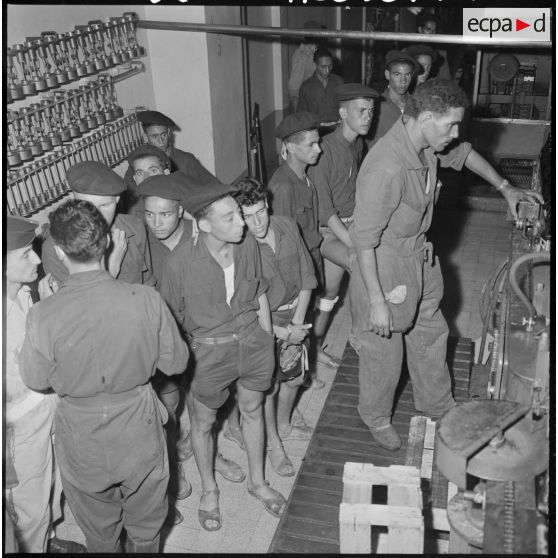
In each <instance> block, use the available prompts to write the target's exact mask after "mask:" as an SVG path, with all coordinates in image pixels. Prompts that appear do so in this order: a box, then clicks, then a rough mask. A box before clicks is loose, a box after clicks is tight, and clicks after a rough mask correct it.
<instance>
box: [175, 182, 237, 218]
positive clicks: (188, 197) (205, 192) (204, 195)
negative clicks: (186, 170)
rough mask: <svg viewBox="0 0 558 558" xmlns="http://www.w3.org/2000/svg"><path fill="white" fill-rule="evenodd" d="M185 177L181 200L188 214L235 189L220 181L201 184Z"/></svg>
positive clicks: (197, 210)
mask: <svg viewBox="0 0 558 558" xmlns="http://www.w3.org/2000/svg"><path fill="white" fill-rule="evenodd" d="M175 174H176V173H175ZM169 176H172V175H169ZM186 178H187V184H186V189H185V192H184V196H183V202H184V209H186V211H187V212H188V213H189V214H190V215H195V214H196V213H198V212H199V211H201V210H202V209H204V208H205V207H207V206H209V205H211V204H212V203H213V202H215V201H217V200H218V199H220V198H222V197H224V196H226V195H227V194H232V193H233V192H234V191H235V190H236V188H235V187H234V186H232V185H230V184H221V183H220V182H214V183H213V182H212V183H211V184H201V183H200V182H198V181H196V180H193V179H192V178H191V177H189V176H187V177H186Z"/></svg>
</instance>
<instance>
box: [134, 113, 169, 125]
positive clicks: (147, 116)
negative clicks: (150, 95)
mask: <svg viewBox="0 0 558 558" xmlns="http://www.w3.org/2000/svg"><path fill="white" fill-rule="evenodd" d="M136 117H137V119H138V122H141V123H142V124H144V125H147V126H150V125H151V126H167V128H176V124H175V123H174V120H171V119H170V118H169V117H168V116H166V115H164V114H163V113H162V112H159V111H156V110H143V111H141V112H137V113H136Z"/></svg>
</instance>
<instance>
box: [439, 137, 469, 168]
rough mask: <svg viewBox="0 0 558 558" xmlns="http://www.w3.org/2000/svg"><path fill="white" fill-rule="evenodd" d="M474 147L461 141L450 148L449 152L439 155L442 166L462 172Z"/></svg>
mask: <svg viewBox="0 0 558 558" xmlns="http://www.w3.org/2000/svg"><path fill="white" fill-rule="evenodd" d="M472 149H473V146H472V145H471V144H470V143H469V142H468V141H461V142H459V143H457V144H456V145H454V146H453V147H450V149H448V151H447V152H442V153H438V159H439V160H440V166H442V167H445V168H452V169H455V170H461V169H462V168H463V165H464V164H465V161H466V160H467V157H468V156H469V153H471V150H472Z"/></svg>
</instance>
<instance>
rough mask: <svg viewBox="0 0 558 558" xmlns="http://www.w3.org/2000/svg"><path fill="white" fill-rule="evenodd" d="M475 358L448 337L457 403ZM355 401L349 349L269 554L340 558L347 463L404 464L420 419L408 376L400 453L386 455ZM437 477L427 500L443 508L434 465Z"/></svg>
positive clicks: (399, 418)
mask: <svg viewBox="0 0 558 558" xmlns="http://www.w3.org/2000/svg"><path fill="white" fill-rule="evenodd" d="M471 359H472V343H471V341H470V340H469V339H456V338H451V337H450V339H449V341H448V365H449V368H450V373H451V374H452V379H453V384H454V386H453V388H454V394H455V397H456V399H457V401H465V400H466V399H467V397H468V386H469V373H470V366H471ZM357 403H358V356H357V355H356V353H355V352H354V350H353V349H352V347H351V346H350V345H347V348H346V350H345V354H344V355H343V361H342V363H341V366H340V367H339V369H338V371H337V374H336V377H335V379H334V381H333V385H332V387H331V390H330V392H329V394H328V397H327V399H326V402H325V404H324V407H323V409H322V413H321V415H320V418H319V419H318V423H317V424H316V428H315V431H314V435H313V437H312V440H311V441H310V444H309V446H308V449H307V451H306V455H305V457H304V459H303V462H302V466H301V468H300V470H299V473H298V476H297V479H296V481H295V485H294V487H293V490H292V491H291V494H290V497H289V500H288V503H287V508H286V510H285V511H284V513H283V514H282V517H281V519H280V521H279V525H278V528H277V530H276V532H275V536H274V537H273V540H272V542H271V545H270V548H269V551H270V552H278V553H285V552H296V553H298V554H304V553H312V554H315V553H319V554H339V549H340V546H339V506H340V504H341V502H342V499H343V470H344V466H345V463H346V462H347V461H350V462H354V463H372V464H373V465H376V466H380V467H388V466H390V465H405V462H406V455H407V453H406V452H407V446H408V438H409V427H410V422H411V418H412V417H413V416H415V415H416V410H415V408H414V403H413V395H412V390H411V384H410V382H409V381H408V378H407V376H406V375H405V374H403V375H402V379H401V382H400V385H399V387H398V390H397V395H396V405H395V412H394V414H393V419H392V424H393V425H394V427H395V428H396V430H397V432H398V433H399V436H400V437H401V440H402V442H403V445H402V447H401V449H400V450H398V451H395V452H391V451H388V450H386V449H383V448H381V447H380V446H379V445H378V444H377V443H376V442H375V441H374V440H373V439H372V436H371V435H370V432H369V430H368V428H367V427H366V426H365V425H364V424H363V422H362V421H361V419H360V416H359V415H358V412H357ZM433 476H436V478H437V479H438V480H439V481H440V482H437V483H436V484H435V485H434V486H433V488H434V489H436V490H437V491H438V492H439V493H438V492H436V493H435V494H429V496H428V497H429V500H430V501H431V502H438V501H439V502H443V503H444V504H445V502H446V501H447V481H446V482H445V485H446V486H445V487H444V483H443V482H441V481H442V479H441V477H440V475H439V474H438V472H437V468H436V466H435V464H434V466H433ZM434 507H440V508H444V507H445V505H438V503H436V505H434ZM425 519H426V518H425ZM426 527H428V523H426ZM427 539H428V537H427ZM426 544H427V545H428V540H427V541H426Z"/></svg>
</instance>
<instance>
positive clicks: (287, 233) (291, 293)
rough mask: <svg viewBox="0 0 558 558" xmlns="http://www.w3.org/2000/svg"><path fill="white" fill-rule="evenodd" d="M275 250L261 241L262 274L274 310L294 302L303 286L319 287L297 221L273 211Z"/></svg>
mask: <svg viewBox="0 0 558 558" xmlns="http://www.w3.org/2000/svg"><path fill="white" fill-rule="evenodd" d="M269 226H270V227H271V229H272V230H273V232H274V233H275V251H273V250H272V249H271V246H270V245H269V244H267V243H265V242H258V246H259V247H260V254H261V258H262V271H263V276H264V277H265V278H266V280H267V281H268V283H269V289H268V291H267V298H268V299H269V306H270V308H271V311H272V312H275V311H276V310H277V308H279V306H282V305H284V304H289V303H291V302H292V301H293V300H294V299H295V298H296V297H297V296H298V294H299V293H300V291H303V290H312V289H314V288H316V286H317V282H316V276H315V275H314V264H313V263H312V258H310V254H309V253H308V250H307V249H306V247H305V246H304V242H303V241H302V237H301V236H300V232H299V231H298V227H297V226H296V223H295V222H294V221H293V220H292V219H289V218H288V217H280V216H275V215H272V216H271V217H270V225H269Z"/></svg>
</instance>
